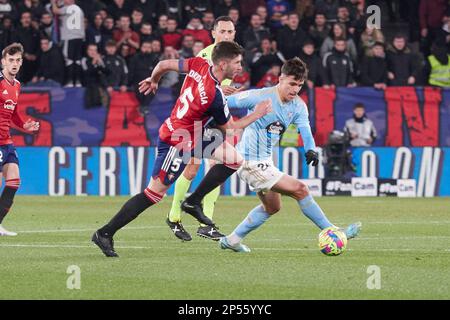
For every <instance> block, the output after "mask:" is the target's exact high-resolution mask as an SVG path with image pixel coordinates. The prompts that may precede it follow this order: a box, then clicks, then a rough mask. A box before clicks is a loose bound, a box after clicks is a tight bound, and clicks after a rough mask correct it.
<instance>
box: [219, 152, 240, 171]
mask: <svg viewBox="0 0 450 320" xmlns="http://www.w3.org/2000/svg"><path fill="white" fill-rule="evenodd" d="M243 164H244V158H242V157H241V156H240V155H239V156H238V157H237V158H236V159H235V160H234V161H233V162H229V163H224V165H225V166H226V167H228V168H230V169H234V170H238V169H239V168H240V167H242V165H243Z"/></svg>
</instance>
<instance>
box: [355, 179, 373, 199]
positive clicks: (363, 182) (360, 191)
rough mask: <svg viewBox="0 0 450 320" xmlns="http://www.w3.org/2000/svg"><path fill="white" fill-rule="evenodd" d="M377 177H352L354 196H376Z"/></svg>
mask: <svg viewBox="0 0 450 320" xmlns="http://www.w3.org/2000/svg"><path fill="white" fill-rule="evenodd" d="M377 194H378V179H377V178H352V197H376V196H377Z"/></svg>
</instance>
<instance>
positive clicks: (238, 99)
mask: <svg viewBox="0 0 450 320" xmlns="http://www.w3.org/2000/svg"><path fill="white" fill-rule="evenodd" d="M256 91H257V90H247V91H244V92H241V93H238V94H233V95H231V96H228V97H227V104H228V107H229V108H240V109H249V110H253V108H254V107H255V105H256V104H257V103H258V102H259V101H260V100H261V99H256V96H257V95H256ZM258 100H259V101H258Z"/></svg>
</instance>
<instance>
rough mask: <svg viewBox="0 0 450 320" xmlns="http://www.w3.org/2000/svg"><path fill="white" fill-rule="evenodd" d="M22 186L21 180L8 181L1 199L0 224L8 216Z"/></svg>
mask: <svg viewBox="0 0 450 320" xmlns="http://www.w3.org/2000/svg"><path fill="white" fill-rule="evenodd" d="M19 186H20V179H9V180H6V185H5V188H4V189H3V192H2V195H1V197H0V224H1V223H2V222H3V219H4V218H5V216H6V214H7V213H8V211H9V209H10V208H11V207H12V205H13V201H14V196H15V195H16V191H17V189H19Z"/></svg>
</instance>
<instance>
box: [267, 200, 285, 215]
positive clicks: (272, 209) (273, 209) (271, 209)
mask: <svg viewBox="0 0 450 320" xmlns="http://www.w3.org/2000/svg"><path fill="white" fill-rule="evenodd" d="M264 210H265V211H266V212H267V213H268V214H270V215H273V214H275V213H277V212H279V211H280V210H281V203H273V204H270V205H265V206H264Z"/></svg>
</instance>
